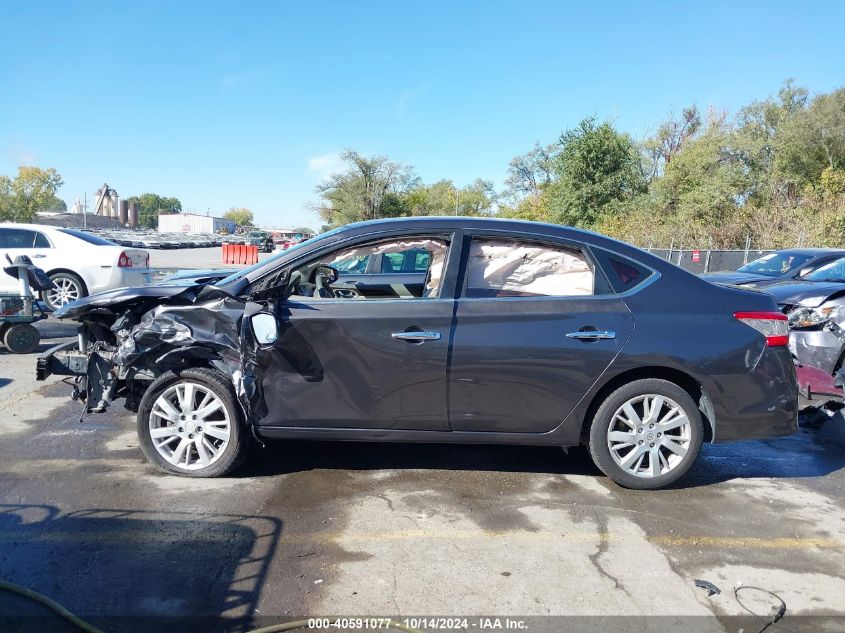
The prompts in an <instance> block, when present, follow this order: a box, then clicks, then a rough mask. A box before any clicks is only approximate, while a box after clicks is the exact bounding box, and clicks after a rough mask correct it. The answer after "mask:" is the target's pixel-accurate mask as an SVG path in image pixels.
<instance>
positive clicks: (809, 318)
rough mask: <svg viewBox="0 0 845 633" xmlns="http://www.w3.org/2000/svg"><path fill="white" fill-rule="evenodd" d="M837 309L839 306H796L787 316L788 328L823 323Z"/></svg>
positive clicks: (834, 314)
mask: <svg viewBox="0 0 845 633" xmlns="http://www.w3.org/2000/svg"><path fill="white" fill-rule="evenodd" d="M838 310H839V306H826V307H822V308H796V309H795V310H793V311H792V312H790V313H789V314H788V315H787V316H788V317H789V327H790V328H806V327H816V326H820V325H824V324H825V323H827V322H828V321H829V320H830V319H832V318H833V317H834V316H836V312H837V311H838Z"/></svg>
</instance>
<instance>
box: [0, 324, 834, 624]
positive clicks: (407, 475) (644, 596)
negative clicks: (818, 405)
mask: <svg viewBox="0 0 845 633" xmlns="http://www.w3.org/2000/svg"><path fill="white" fill-rule="evenodd" d="M39 329H41V330H42V332H43V335H44V337H45V339H44V341H43V344H42V349H46V348H47V347H48V346H49V345H51V344H54V343H55V342H58V341H60V340H64V339H63V338H62V337H66V336H71V335H73V332H74V329H73V327H72V326H71V325H64V324H59V323H55V322H53V321H47V322H45V323H41V324H39ZM35 357H36V354H28V355H20V356H18V355H11V354H8V353H7V352H5V350H0V548H1V549H0V579H3V580H7V581H12V582H16V583H19V584H21V585H25V586H27V587H30V588H32V589H35V590H37V591H40V592H42V593H44V594H46V595H47V596H49V597H51V598H53V599H55V600H57V601H59V602H60V603H62V604H63V605H65V606H66V607H67V608H69V609H71V610H72V611H74V612H76V613H79V614H81V615H84V616H86V617H87V618H90V619H91V621H92V622H94V623H95V624H97V625H99V626H101V627H102V628H104V629H106V630H108V631H115V632H116V631H152V630H155V631H159V630H161V631H170V630H172V631H177V630H179V631H184V630H204V631H205V630H208V631H247V630H249V629H250V628H253V627H256V626H259V625H265V624H268V623H270V622H274V621H276V620H277V619H279V618H283V619H286V618H292V617H297V616H305V617H307V616H318V615H329V614H332V615H334V614H350V615H352V614H354V615H370V616H380V615H381V616H394V617H396V616H421V615H440V616H469V617H470V618H472V619H471V620H470V621H469V624H468V625H467V630H472V629H475V628H479V629H481V628H484V626H483V624H484V621H483V620H480V619H478V617H479V616H490V617H493V616H499V617H501V618H504V617H505V616H511V619H512V621H513V622H520V621H522V622H523V624H524V629H525V630H617V629H614V628H613V627H614V626H616V625H618V627H619V628H618V630H625V631H655V630H670V629H671V630H683V631H693V630H695V631H699V630H700V631H736V630H738V629H739V628H743V629H744V630H745V631H757V630H759V627H760V626H762V625H763V624H765V622H766V619H767V617H768V616H767V614H768V612H769V609H770V607H771V606H772V604H774V602H773V600H774V599H773V598H771V597H770V596H768V595H767V594H764V593H762V592H756V590H751V591H748V592H745V598H744V602H745V603H746V605H747V606H750V607H751V609H752V610H753V611H755V613H758V614H761V615H758V616H752V615H750V614H748V613H747V612H746V611H745V610H744V608H743V606H742V605H741V604H740V603H739V602H738V601H737V599H736V597H735V596H734V593H733V590H734V587H735V586H737V585H738V584H742V585H753V586H758V587H760V588H763V589H766V590H768V591H772V592H774V593H775V594H776V595H777V596H779V597H780V598H782V599H783V600H784V601H785V603H786V605H787V615H786V617H785V618H784V620H782V621H781V622H780V623H779V624H778V626H781V625H782V627H783V628H782V629H780V630H788V631H797V630H808V631H809V630H819V628H820V627H822V626H823V627H825V628H826V630H842V629H843V628H845V600H843V596H845V494H844V493H843V490H845V470H843V467H845V440H844V439H843V436H845V434H843V432H842V425H843V422H842V420H841V418H837V419H834V420H833V421H831V422H829V423H828V424H827V425H826V426H825V427H823V428H822V429H821V430H820V431H807V430H802V431H801V432H799V433H797V434H796V435H794V436H791V437H787V438H781V439H777V440H771V441H758V442H743V443H739V444H732V445H718V446H706V447H705V449H704V451H703V455H702V458H701V459H700V460H699V462H698V463H697V465H696V466H695V467H694V469H693V470H692V471H691V473H690V474H689V475H688V476H687V477H686V478H685V479H684V480H683V481H682V482H681V483H680V484H679V485H678V486H677V487H676V488H674V489H671V490H664V491H657V492H635V491H628V490H623V489H621V488H619V487H617V486H615V485H614V484H613V483H611V482H610V481H609V480H608V479H606V478H605V477H604V476H602V475H601V474H600V473H599V472H598V471H597V470H596V469H595V467H594V466H593V465H592V464H591V463H590V461H589V459H588V458H587V457H586V455H585V453H584V452H583V451H581V450H574V451H571V452H570V454H569V455H568V456H567V455H565V454H564V453H563V451H561V450H559V449H554V448H536V447H507V446H445V445H391V444H363V443H318V442H279V443H272V444H268V445H267V446H266V447H264V448H258V449H256V450H255V451H254V454H253V455H252V458H251V459H250V460H249V462H248V463H247V465H246V467H245V468H244V469H243V470H242V471H241V472H240V473H238V475H237V476H235V477H231V478H227V479H213V480H196V479H186V478H181V477H175V476H170V475H164V474H161V473H159V472H158V471H157V470H155V469H154V468H153V467H152V466H150V465H149V464H147V462H146V461H145V459H144V458H143V455H142V454H141V451H140V449H139V447H138V441H137V438H136V435H135V418H134V415H133V414H131V413H129V412H127V411H126V410H124V409H123V408H122V405H121V404H120V403H117V404H115V405H114V406H113V408H112V409H110V410H109V411H108V412H106V413H104V414H100V415H90V416H86V417H85V418H84V419H83V420H81V421H80V405H79V403H76V402H73V401H71V400H70V399H69V397H68V394H69V392H70V387H69V386H68V385H66V384H64V383H63V382H62V381H61V380H59V379H58V378H55V377H53V378H51V379H49V380H48V381H46V382H44V383H37V382H35V380H34V373H35ZM696 579H704V580H708V581H710V582H712V583H714V584H715V585H716V586H717V587H718V588H719V589H720V590H721V593H719V594H716V595H713V596H708V592H707V591H705V590H704V589H701V588H698V587H696V586H695V580H696ZM740 597H742V594H741V596H740ZM560 615H565V616H581V617H576V618H575V619H574V620H567V621H566V623H567V626H565V627H564V626H561V621H559V620H550V619H548V618H545V617H543V616H560ZM606 615H615V616H625V617H624V618H621V619H618V620H612V621H606V622H604V624H602V625H601V626H599V625H597V624H596V622H597V620H596V618H597V617H599V616H606ZM11 616H19V617H18V619H15V620H13V621H12V624H11V625H10V626H12V627H14V628H7V630H21V631H42V630H43V631H59V632H61V631H71V630H73V629H72V628H70V626H69V625H66V624H64V623H62V622H61V621H58V620H56V619H55V618H54V617H52V616H50V615H47V612H46V611H45V610H44V609H43V608H42V607H39V606H35V605H32V604H30V603H28V602H26V601H25V600H23V599H22V598H19V597H16V596H12V595H9V594H2V593H0V618H7V623H8V622H9V621H8V618H9V617H11ZM588 616H589V617H588ZM647 616H662V617H661V618H659V619H654V618H650V617H647ZM823 616H841V617H839V618H838V619H833V620H828V621H825V622H823V623H819V621H817V620H814V619H813V617H823ZM531 617H533V618H534V619H527V620H525V618H531ZM186 618H192V619H191V620H190V624H189V625H186ZM197 618H206V619H205V620H198V619H197ZM733 618H736V619H733ZM2 621H3V620H2V619H0V622H2ZM525 622H527V623H528V624H525ZM490 623H491V624H494V623H495V622H494V621H493V620H491V621H490ZM418 624H430V623H427V622H418ZM501 624H502V626H503V627H504V624H505V620H501ZM579 626H580V627H581V628H579ZM661 627H665V629H664V628H661ZM836 627H840V628H836ZM348 628H350V630H351V629H352V628H355V627H354V626H353V627H348ZM420 628H425V629H426V630H439V629H442V627H435V628H432V627H424V626H421V627H420ZM512 628H520V627H519V626H517V625H514V626H513V627H512ZM774 630H778V629H774Z"/></svg>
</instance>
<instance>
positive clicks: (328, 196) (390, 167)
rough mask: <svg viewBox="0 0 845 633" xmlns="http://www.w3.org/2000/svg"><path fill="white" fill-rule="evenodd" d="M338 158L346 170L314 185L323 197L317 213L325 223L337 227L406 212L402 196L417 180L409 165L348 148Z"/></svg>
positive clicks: (405, 213)
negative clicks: (364, 154)
mask: <svg viewBox="0 0 845 633" xmlns="http://www.w3.org/2000/svg"><path fill="white" fill-rule="evenodd" d="M340 159H341V160H342V161H343V162H344V163H345V164H346V170H345V171H344V172H343V173H339V174H332V175H331V176H329V178H328V179H327V180H325V181H324V182H322V183H320V184H319V185H318V186H317V193H319V194H320V195H321V197H322V200H321V202H320V203H319V204H318V205H317V212H318V213H319V214H320V217H321V218H322V220H323V221H324V222H326V223H327V224H329V225H331V226H340V225H342V224H347V223H349V222H358V221H361V220H373V219H376V218H384V217H396V216H400V215H407V214H409V209H408V207H407V204H406V203H405V198H404V196H405V194H407V192H408V191H410V190H411V189H413V188H414V186H415V185H416V184H417V183H418V179H417V177H416V176H415V174H414V172H413V170H412V169H411V168H410V167H408V166H406V165H402V164H401V163H396V162H394V161H391V160H389V159H388V158H387V157H386V156H372V157H369V158H367V157H366V156H363V155H361V154H359V153H358V152H355V151H353V150H349V149H348V150H346V151H344V152H343V153H342V154H341V155H340Z"/></svg>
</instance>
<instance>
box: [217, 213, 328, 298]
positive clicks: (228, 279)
mask: <svg viewBox="0 0 845 633" xmlns="http://www.w3.org/2000/svg"><path fill="white" fill-rule="evenodd" d="M342 228H343V227H338V228H336V229H332V230H331V231H328V232H326V233H323V234H321V235H317V236H315V237H312V238H311V239H309V240H305V241H304V242H300V243H299V244H294V245H293V246H291V247H290V248H288V249H286V250H284V251H282V252H281V253H278V254H277V255H273V257H270V258H269V259H265V260H264V261H262V262H258V263H257V264H253V265H252V266H249V267H248V268H244V269H243V270H239V271H238V272H236V273H234V274H231V275H229V276H228V277H226V278H224V279H221V280H220V281H218V282H217V283H216V284H214V285H215V286H226V285H228V284H230V283H232V282H233V281H237V280H238V279H241V278H242V277H243V276H244V275H248V274H249V273H251V272H252V271H254V270H258V269H259V268H263V267H264V266H266V265H267V264H269V263H272V262H274V261H276V260H277V259H281V258H282V257H284V256H286V255H289V254H290V253H293V252H295V251H298V250H300V249H301V248H302V247H304V246H309V245H310V244H313V243H314V242H316V241H317V240H321V239H323V238H326V237H329V236H331V235H334V234H335V233H338V232H340V230H341V229H342Z"/></svg>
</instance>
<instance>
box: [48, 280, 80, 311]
mask: <svg viewBox="0 0 845 633" xmlns="http://www.w3.org/2000/svg"><path fill="white" fill-rule="evenodd" d="M53 284H54V285H55V287H54V288H52V289H50V290H49V291H48V292H47V300H48V301H49V303H50V305H53V306H56V307H57V308H60V307H62V306H63V305H65V304H66V303H70V302H72V301H76V300H77V299H80V298H81V297H82V288H80V287H79V284H78V283H76V282H75V281H74V280H73V279H71V278H70V277H55V278H54V279H53Z"/></svg>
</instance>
